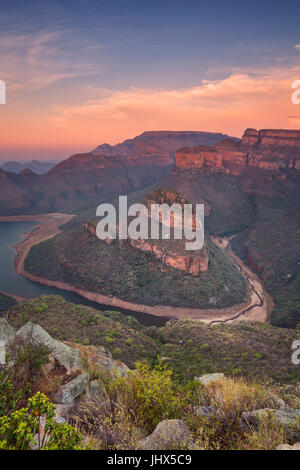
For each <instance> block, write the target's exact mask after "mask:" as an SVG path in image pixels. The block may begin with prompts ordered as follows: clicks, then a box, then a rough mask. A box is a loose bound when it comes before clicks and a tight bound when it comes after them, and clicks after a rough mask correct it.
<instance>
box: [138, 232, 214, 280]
mask: <svg viewBox="0 0 300 470" xmlns="http://www.w3.org/2000/svg"><path fill="white" fill-rule="evenodd" d="M129 243H130V244H131V246H133V247H134V248H136V249H137V250H141V251H146V252H148V253H151V254H152V255H154V256H155V257H156V258H158V259H159V260H160V261H161V262H162V263H163V264H165V265H166V266H170V267H171V268H174V269H178V270H179V271H185V272H186V273H188V274H192V275H194V276H196V275H198V274H200V273H203V272H206V271H207V269H208V261H209V255H208V249H207V248H206V247H204V248H203V249H202V250H199V251H198V252H197V254H196V255H189V254H188V253H191V252H188V251H186V254H179V253H176V252H174V253H172V252H169V251H168V250H167V249H163V248H160V246H159V245H156V244H155V243H154V242H153V241H151V242H150V241H148V240H142V239H138V240H132V239H129Z"/></svg>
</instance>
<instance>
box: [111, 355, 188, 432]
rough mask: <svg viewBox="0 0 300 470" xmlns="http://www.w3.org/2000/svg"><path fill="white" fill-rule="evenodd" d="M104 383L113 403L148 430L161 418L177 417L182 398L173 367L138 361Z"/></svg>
mask: <svg viewBox="0 0 300 470" xmlns="http://www.w3.org/2000/svg"><path fill="white" fill-rule="evenodd" d="M106 386H107V391H108V394H109V396H110V398H111V401H112V403H113V402H114V403H118V407H120V406H121V407H124V408H125V410H126V412H127V413H128V415H129V416H130V415H132V416H134V417H135V418H136V419H137V421H138V422H140V423H141V425H142V426H143V427H144V428H145V429H146V430H147V431H148V432H151V431H153V429H154V428H155V427H156V426H157V424H158V423H159V422H160V421H161V420H163V419H167V418H175V417H180V414H181V410H182V406H183V401H182V398H181V396H180V395H179V394H178V393H177V391H176V389H175V386H174V383H173V382H172V371H170V370H168V369H167V368H166V367H165V366H162V365H156V366H155V367H154V368H153V369H151V367H150V365H149V364H148V363H142V362H138V363H136V370H132V371H130V372H129V373H128V374H127V376H125V377H116V378H115V380H113V381H112V380H111V379H110V380H109V381H108V382H107V385H106Z"/></svg>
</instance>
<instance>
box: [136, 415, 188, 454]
mask: <svg viewBox="0 0 300 470" xmlns="http://www.w3.org/2000/svg"><path fill="white" fill-rule="evenodd" d="M190 438H191V432H190V430H189V428H188V427H187V425H186V424H185V422H184V421H182V420H181V419H166V420H164V421H161V422H160V423H158V425H157V426H156V428H155V429H154V431H153V433H152V434H150V436H148V437H146V439H143V440H142V441H140V442H139V445H138V448H139V449H142V450H163V449H184V448H185V446H186V445H187V444H189V441H190Z"/></svg>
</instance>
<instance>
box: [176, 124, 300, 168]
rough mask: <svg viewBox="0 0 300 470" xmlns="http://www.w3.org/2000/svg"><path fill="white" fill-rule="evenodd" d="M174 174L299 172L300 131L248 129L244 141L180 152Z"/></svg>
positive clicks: (221, 143)
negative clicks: (199, 172)
mask: <svg viewBox="0 0 300 470" xmlns="http://www.w3.org/2000/svg"><path fill="white" fill-rule="evenodd" d="M175 159H176V167H175V169H174V172H175V173H176V172H178V171H186V170H189V171H190V172H196V171H199V170H200V171H208V172H219V171H222V172H225V173H230V174H236V175H238V174H240V173H242V172H243V171H245V170H246V169H247V168H249V167H255V168H260V169H262V170H265V171H272V172H277V171H278V170H280V169H294V170H299V169H300V131H293V130H292V131H289V130H261V131H257V130H256V129H247V130H246V131H245V133H244V135H243V137H242V139H241V141H239V142H238V141H236V140H235V139H230V138H228V139H225V140H223V141H221V142H217V143H216V144H214V146H212V147H207V146H206V147H205V146H197V147H194V148H187V147H184V148H181V149H179V150H177V152H176V153H175Z"/></svg>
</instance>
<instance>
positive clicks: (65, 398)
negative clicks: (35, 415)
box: [56, 374, 89, 404]
mask: <svg viewBox="0 0 300 470" xmlns="http://www.w3.org/2000/svg"><path fill="white" fill-rule="evenodd" d="M88 384H89V374H80V375H78V376H77V377H75V379H73V380H71V381H70V382H68V383H67V384H66V385H64V386H63V387H61V389H60V390H59V391H58V393H57V394H56V401H57V403H61V404H73V403H74V400H75V398H77V397H79V395H81V394H82V393H83V392H85V391H86V390H87V387H88Z"/></svg>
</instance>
